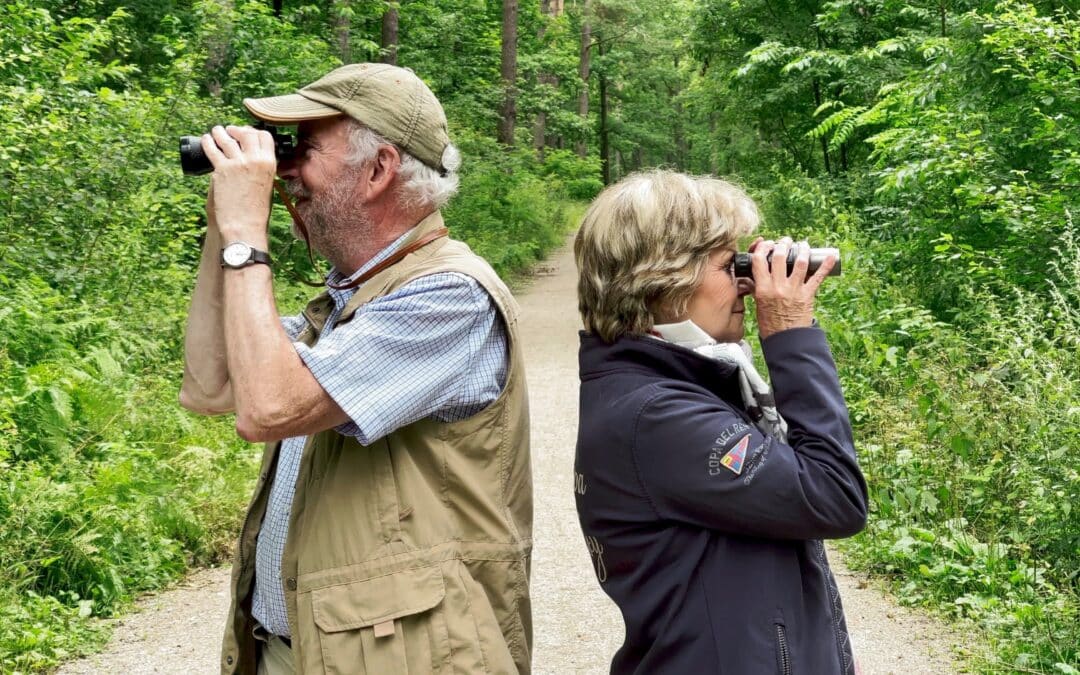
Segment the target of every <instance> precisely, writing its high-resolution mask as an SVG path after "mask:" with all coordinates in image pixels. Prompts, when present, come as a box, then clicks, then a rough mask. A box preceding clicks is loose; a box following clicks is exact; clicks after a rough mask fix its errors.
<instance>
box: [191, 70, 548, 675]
mask: <svg viewBox="0 0 1080 675" xmlns="http://www.w3.org/2000/svg"><path fill="white" fill-rule="evenodd" d="M244 104H245V106H247V108H248V110H249V111H250V112H251V113H252V114H253V115H254V116H255V117H257V118H259V119H261V120H264V121H267V122H271V123H276V124H296V125H298V129H297V132H298V133H297V136H298V144H297V154H296V157H295V159H291V160H285V161H282V162H280V163H277V162H276V161H275V154H274V143H273V140H272V138H271V137H270V135H269V134H268V133H267V132H265V131H258V130H255V129H252V128H249V127H231V126H230V127H227V128H222V127H215V128H214V129H213V131H212V132H211V134H208V135H207V136H205V137H204V138H203V149H204V151H205V152H206V154H207V156H208V157H209V159H210V160H211V162H212V163H213V165H214V174H213V177H212V182H211V186H210V193H209V196H208V199H207V220H208V228H207V236H206V243H205V246H204V250H203V255H202V261H201V263H200V268H199V277H198V280H197V282H196V286H195V290H194V293H193V296H192V306H191V313H190V315H189V319H188V328H187V335H186V338H185V368H184V381H183V387H182V390H181V394H180V400H181V404H182V405H184V407H186V408H189V409H191V410H194V411H196V412H199V413H202V414H220V413H226V412H232V411H235V412H236V428H237V433H239V434H240V435H241V436H242V437H244V438H245V439H247V440H250V441H265V442H266V449H265V452H264V454H263V460H262V469H261V472H260V475H259V478H258V481H257V483H256V487H255V495H254V497H253V498H252V501H251V505H250V507H249V509H248V513H247V516H246V518H245V521H244V526H243V528H242V531H241V534H240V540H239V544H238V549H237V555H236V560H235V564H234V566H233V577H232V608H231V610H230V615H229V620H228V622H227V625H226V631H225V639H224V643H223V645H222V654H221V670H222V673H260V674H261V673H290V672H302V673H324V672H325V673H329V672H334V673H353V672H355V673H371V674H378V675H382V674H389V673H428V672H465V673H510V672H522V673H525V672H529V669H530V651H531V643H532V626H531V613H530V604H529V594H528V583H529V559H530V552H531V547H532V480H531V470H530V460H529V426H528V403H527V396H526V391H525V379H524V372H523V363H522V356H521V348H520V343H519V340H518V334H517V325H518V323H517V318H518V309H517V305H516V304H515V302H514V300H513V298H512V297H511V295H510V293H509V291H508V290H507V289H506V286H505V285H504V284H503V283H502V282H501V281H500V280H499V278H498V277H497V276H496V275H495V273H494V272H493V271H492V270H491V268H490V267H489V266H488V265H487V264H486V263H485V262H484V261H483V260H482V259H480V258H479V257H478V256H476V255H475V254H473V253H472V252H471V251H470V250H469V248H468V247H467V246H466V245H464V244H462V243H460V242H457V241H454V240H452V239H449V238H448V237H447V236H446V234H447V231H446V229H445V227H444V226H443V221H442V217H441V215H440V213H439V207H440V206H442V205H443V204H444V203H445V202H446V201H447V200H448V199H449V198H450V196H451V195H452V194H453V192H454V191H455V190H456V187H457V176H456V174H455V170H456V169H457V166H458V164H459V158H458V154H457V151H456V149H455V148H454V146H453V145H451V143H450V139H449V136H448V132H447V125H446V117H445V115H444V113H443V110H442V106H441V105H440V104H439V102H438V100H437V99H436V98H435V96H434V94H432V92H431V91H430V90H429V89H428V88H427V86H426V85H424V83H423V82H422V81H421V80H420V79H419V78H418V77H416V76H415V75H414V74H413V73H412V72H411V71H409V70H406V69H402V68H397V67H394V66H389V65H385V64H353V65H348V66H344V67H342V68H338V69H337V70H334V71H332V72H331V73H329V74H327V75H326V76H325V77H323V78H321V79H319V80H318V81H316V82H314V83H312V84H310V85H308V86H307V87H304V88H303V89H300V90H299V91H298V92H297V93H296V94H292V95H287V96H278V97H272V98H263V99H247V100H245V101H244ZM275 170H276V172H277V174H278V175H279V176H280V178H281V179H282V180H283V181H284V182H285V185H286V188H287V192H288V194H289V195H291V197H292V198H293V199H295V201H296V205H295V208H294V209H291V210H292V212H293V217H294V221H296V222H295V226H296V228H295V229H297V230H299V231H300V232H301V233H303V232H305V231H306V233H307V234H306V236H305V238H307V239H309V241H310V245H311V247H312V249H313V250H315V251H316V252H318V253H319V254H321V255H322V256H323V257H325V258H326V259H327V260H329V261H330V263H331V264H332V269H331V272H330V274H329V275H328V277H327V280H326V285H327V290H326V291H325V292H324V293H323V294H322V295H320V296H319V297H317V298H315V299H314V300H312V301H311V302H310V303H309V304H308V305H307V308H306V309H305V310H304V312H303V313H301V314H300V315H297V316H293V317H284V318H282V317H279V315H278V313H277V309H276V306H275V303H274V297H273V289H272V275H271V269H270V265H271V259H270V255H269V252H268V250H267V249H268V243H269V240H268V235H267V221H268V216H269V209H270V192H271V189H272V185H273V179H274V173H275Z"/></svg>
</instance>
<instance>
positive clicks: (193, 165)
mask: <svg viewBox="0 0 1080 675" xmlns="http://www.w3.org/2000/svg"><path fill="white" fill-rule="evenodd" d="M255 128H256V129H262V130H263V131H269V132H270V135H271V136H273V137H274V156H275V157H277V160H278V161H279V162H280V161H281V160H283V159H292V158H293V157H295V156H296V140H295V139H294V138H293V137H292V135H291V134H283V133H281V132H280V131H278V130H277V127H272V126H269V125H267V124H256V125H255ZM180 168H181V169H183V170H184V175H185V176H201V175H203V174H204V173H210V172H211V171H213V170H214V165H213V164H211V163H210V158H209V157H207V156H206V153H205V152H203V148H202V136H181V137H180Z"/></svg>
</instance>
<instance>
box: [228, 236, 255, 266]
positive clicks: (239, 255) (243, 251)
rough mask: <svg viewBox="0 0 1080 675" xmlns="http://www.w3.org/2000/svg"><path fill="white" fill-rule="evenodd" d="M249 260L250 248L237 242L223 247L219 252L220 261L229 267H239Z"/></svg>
mask: <svg viewBox="0 0 1080 675" xmlns="http://www.w3.org/2000/svg"><path fill="white" fill-rule="evenodd" d="M250 258H251V247H250V246H248V245H247V244H245V243H243V242H240V241H237V242H233V243H231V244H229V245H228V246H226V247H225V250H223V251H222V252H221V259H222V260H223V261H224V262H225V264H226V265H229V266H230V267H239V266H241V265H243V264H244V263H246V262H247V261H248V260H249V259H250Z"/></svg>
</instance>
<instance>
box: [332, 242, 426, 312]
mask: <svg viewBox="0 0 1080 675" xmlns="http://www.w3.org/2000/svg"><path fill="white" fill-rule="evenodd" d="M415 229H416V228H415V227H413V228H410V229H408V230H406V231H405V232H404V233H403V234H402V235H401V236H400V237H398V238H397V239H395V240H394V241H392V242H391V243H390V244H389V245H388V246H387V247H386V248H384V249H383V250H381V251H379V252H378V253H376V254H375V256H374V257H373V258H371V260H368V261H367V262H366V263H364V264H363V265H361V266H360V269H358V270H356V271H355V272H353V273H352V274H350V275H349V276H347V277H346V276H345V275H344V274H342V273H341V272H339V271H337V268H330V273H329V274H327V275H326V282H327V284H328V285H327V287H326V291H327V293H329V294H330V298H331V299H333V301H334V309H335V310H340V309H341V308H342V307H344V306H345V303H347V302H348V301H349V298H351V297H352V296H353V293H356V289H357V288H359V287H360V286H363V284H360V286H357V287H356V288H347V289H343V290H338V289H336V288H331V287H330V286H329V284H334V285H335V286H341V285H344V284H346V283H348V282H350V281H352V280H353V279H355V278H357V277H359V276H360V275H361V274H363V273H365V272H367V271H368V270H370V269H371V268H372V267H375V266H376V265H378V264H379V263H381V262H382V261H384V260H386V259H387V258H389V257H390V256H392V255H393V254H394V252H395V251H397V250H398V249H399V248H401V245H402V244H403V243H404V242H405V239H406V238H407V237H408V236H409V234H411V233H412V231H413V230H415Z"/></svg>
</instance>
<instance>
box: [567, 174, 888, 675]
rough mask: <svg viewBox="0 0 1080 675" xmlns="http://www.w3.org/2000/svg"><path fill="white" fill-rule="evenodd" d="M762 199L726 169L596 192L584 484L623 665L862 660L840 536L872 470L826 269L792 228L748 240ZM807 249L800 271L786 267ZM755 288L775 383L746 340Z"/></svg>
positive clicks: (580, 252)
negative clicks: (825, 309) (831, 334)
mask: <svg viewBox="0 0 1080 675" xmlns="http://www.w3.org/2000/svg"><path fill="white" fill-rule="evenodd" d="M757 224H758V212H757V208H756V206H755V205H754V203H753V201H751V199H750V198H749V197H748V196H747V195H746V194H745V193H744V192H743V191H742V190H740V189H739V188H737V187H735V186H734V185H731V184H730V183H727V182H724V181H722V180H718V179H715V178H706V177H693V176H687V175H684V174H679V173H675V172H671V171H650V172H646V173H639V174H634V175H631V176H629V177H627V178H625V179H623V180H622V181H620V182H619V183H617V184H615V185H612V186H610V187H608V188H607V189H605V190H604V191H603V192H602V193H601V194H600V196H598V197H597V198H596V200H595V201H594V202H593V203H592V205H591V206H590V208H589V210H588V212H587V213H586V214H585V218H584V220H583V222H582V226H581V230H580V231H579V232H578V235H577V239H576V241H575V244H574V253H575V257H576V259H577V265H578V270H579V283H578V299H579V305H580V309H581V315H582V319H583V321H584V324H585V330H584V331H583V332H582V334H581V352H580V374H581V401H580V404H581V416H580V426H579V431H578V444H577V457H576V460H575V471H576V474H577V475H576V476H575V478H576V481H575V485H576V491H575V494H576V498H577V509H578V515H579V518H580V521H581V527H582V530H583V532H584V534H585V538H586V543H587V546H588V549H589V552H590V554H591V555H592V558H593V563H594V565H595V568H596V572H597V576H598V578H599V580H600V585H601V587H602V588H603V589H604V591H605V592H606V593H607V594H608V595H609V596H611V598H612V599H613V600H614V601H615V603H616V604H617V605H618V606H619V609H620V610H621V611H622V614H623V619H624V622H625V624H626V640H625V643H624V644H623V646H622V648H621V649H620V650H619V651H618V652H617V653H616V654H615V657H614V660H613V661H612V665H611V672H612V673H648V674H649V675H660V674H663V673H706V672H709V673H716V672H720V673H736V674H738V675H747V674H753V675H756V674H758V673H782V674H788V673H813V674H814V675H832V674H838V675H840V674H842V675H848V674H849V673H854V672H855V665H854V659H853V658H852V650H851V644H850V641H849V639H848V634H847V627H846V623H845V621H844V615H843V610H842V608H841V605H840V597H839V592H838V590H837V587H836V582H835V580H834V579H833V576H832V573H831V572H830V571H829V566H828V562H827V560H826V556H825V549H824V547H823V546H822V542H821V540H822V539H826V538H838V537H847V536H851V535H853V534H855V533H856V532H858V531H859V530H861V529H862V528H863V527H864V525H865V523H866V505H867V498H866V483H865V481H864V479H863V476H862V473H861V471H860V470H859V465H858V462H857V460H856V456H855V448H854V443H853V440H852V434H851V425H850V422H849V420H848V413H847V409H846V407H845V404H844V397H843V394H842V392H841V390H840V382H839V380H838V377H837V373H836V366H835V364H834V363H833V360H832V356H831V354H830V352H829V347H828V345H827V344H826V341H825V335H824V333H823V332H822V330H821V329H820V328H818V327H817V325H816V322H815V321H814V317H813V306H814V297H815V294H816V292H817V289H818V287H819V286H820V284H821V282H822V281H823V280H824V278H825V276H826V275H827V274H828V273H829V271H830V269H831V268H832V267H833V264H834V263H835V262H836V260H835V258H833V257H829V258H828V259H827V260H826V261H825V262H824V263H823V264H822V265H821V267H820V268H819V269H818V270H817V271H816V272H815V273H813V274H810V275H808V274H807V269H808V253H809V249H808V247H807V245H806V244H805V243H797V244H796V243H793V242H792V241H791V240H790V239H789V238H786V237H785V238H782V239H780V240H778V241H776V242H774V241H769V240H763V239H762V238H760V237H758V238H757V239H756V240H755V241H754V242H753V244H751V247H750V251H751V266H752V273H753V276H752V279H739V278H737V277H736V276H735V272H734V256H735V253H736V248H735V246H736V243H737V241H738V240H739V239H740V238H741V237H746V236H748V235H750V234H751V233H752V232H753V231H754V229H755V228H756V226H757ZM793 248H794V249H795V250H796V251H797V256H796V259H795V263H794V265H793V266H792V269H791V271H790V273H789V271H788V269H787V266H786V265H784V264H776V265H771V266H770V262H769V261H770V257H769V256H770V255H771V258H772V259H774V260H785V259H786V258H787V255H788V253H789V251H790V250H792V249H793ZM747 295H751V296H752V297H753V299H754V308H755V310H756V314H757V327H758V333H759V338H760V342H761V349H762V352H763V356H764V360H765V363H766V364H767V365H768V370H769V375H770V377H771V380H772V384H773V387H774V390H775V398H774V395H773V390H770V388H769V387H768V385H766V384H765V381H764V380H763V378H762V377H761V376H760V375H759V374H758V372H757V371H756V370H755V368H754V365H753V362H752V360H751V358H750V355H749V347H748V346H747V345H746V343H745V342H744V341H743V335H744V331H745V328H744V324H743V318H744V313H745V311H746V305H745V303H744V298H745V297H746V296H747Z"/></svg>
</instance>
